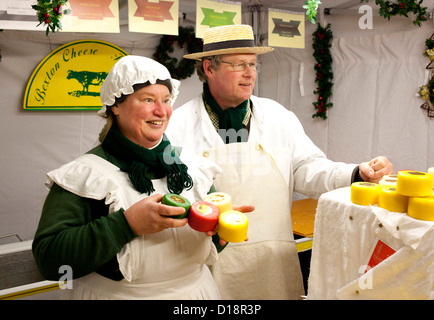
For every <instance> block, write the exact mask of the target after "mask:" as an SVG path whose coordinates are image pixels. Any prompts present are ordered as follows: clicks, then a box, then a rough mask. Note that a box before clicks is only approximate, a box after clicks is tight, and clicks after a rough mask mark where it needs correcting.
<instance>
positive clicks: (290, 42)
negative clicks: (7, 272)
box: [268, 9, 305, 49]
mask: <svg viewBox="0 0 434 320" xmlns="http://www.w3.org/2000/svg"><path fill="white" fill-rule="evenodd" d="M304 19H305V15H304V14H301V13H300V14H297V13H291V12H289V11H283V10H277V9H268V45H269V46H272V47H285V48H299V49H304V35H305V29H304Z"/></svg>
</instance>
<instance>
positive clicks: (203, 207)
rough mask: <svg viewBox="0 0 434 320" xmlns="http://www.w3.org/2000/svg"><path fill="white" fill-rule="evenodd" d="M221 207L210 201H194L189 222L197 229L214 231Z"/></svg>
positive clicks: (189, 214)
mask: <svg viewBox="0 0 434 320" xmlns="http://www.w3.org/2000/svg"><path fill="white" fill-rule="evenodd" d="M219 214H220V212H219V209H218V208H217V207H216V206H215V205H213V204H212V203H210V202H206V201H196V202H194V203H193V204H192V205H191V207H190V211H189V213H188V224H189V225H190V227H191V228H192V229H194V230H196V231H200V232H207V231H213V230H214V229H215V228H216V226H217V222H218V221H219Z"/></svg>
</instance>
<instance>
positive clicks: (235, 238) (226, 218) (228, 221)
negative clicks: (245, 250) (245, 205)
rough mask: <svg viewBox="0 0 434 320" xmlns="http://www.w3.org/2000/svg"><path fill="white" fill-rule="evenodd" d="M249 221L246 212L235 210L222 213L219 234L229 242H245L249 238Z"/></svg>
mask: <svg viewBox="0 0 434 320" xmlns="http://www.w3.org/2000/svg"><path fill="white" fill-rule="evenodd" d="M248 224H249V221H248V219H247V216H246V215H245V214H244V213H241V212H239V211H235V210H229V211H225V212H223V213H222V214H220V217H219V224H218V231H217V232H218V235H219V237H220V238H222V239H223V240H225V241H227V242H243V241H244V240H246V239H247V228H248Z"/></svg>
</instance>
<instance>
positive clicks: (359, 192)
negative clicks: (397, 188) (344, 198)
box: [351, 182, 381, 206]
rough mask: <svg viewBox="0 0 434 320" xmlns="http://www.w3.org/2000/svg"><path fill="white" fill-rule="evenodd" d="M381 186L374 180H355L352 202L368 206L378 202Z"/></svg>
mask: <svg viewBox="0 0 434 320" xmlns="http://www.w3.org/2000/svg"><path fill="white" fill-rule="evenodd" d="M380 190H381V187H380V185H379V184H376V183H372V182H354V183H353V184H351V202H352V203H354V204H358V205H362V206H368V205H375V204H378V199H379V197H380Z"/></svg>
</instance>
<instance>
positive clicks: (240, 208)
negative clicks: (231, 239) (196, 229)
mask: <svg viewBox="0 0 434 320" xmlns="http://www.w3.org/2000/svg"><path fill="white" fill-rule="evenodd" d="M232 210H235V211H239V212H242V213H249V212H252V211H254V210H255V207H254V206H251V205H244V206H237V207H232ZM217 229H218V224H217V226H216V228H215V229H214V230H213V231H208V232H207V233H206V235H207V236H210V237H211V236H213V235H215V234H216V233H217ZM248 240H249V239H248V238H247V239H246V240H244V241H248ZM219 242H220V244H221V245H222V246H224V245H226V244H227V241H226V240H224V239H222V238H220V240H219Z"/></svg>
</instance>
